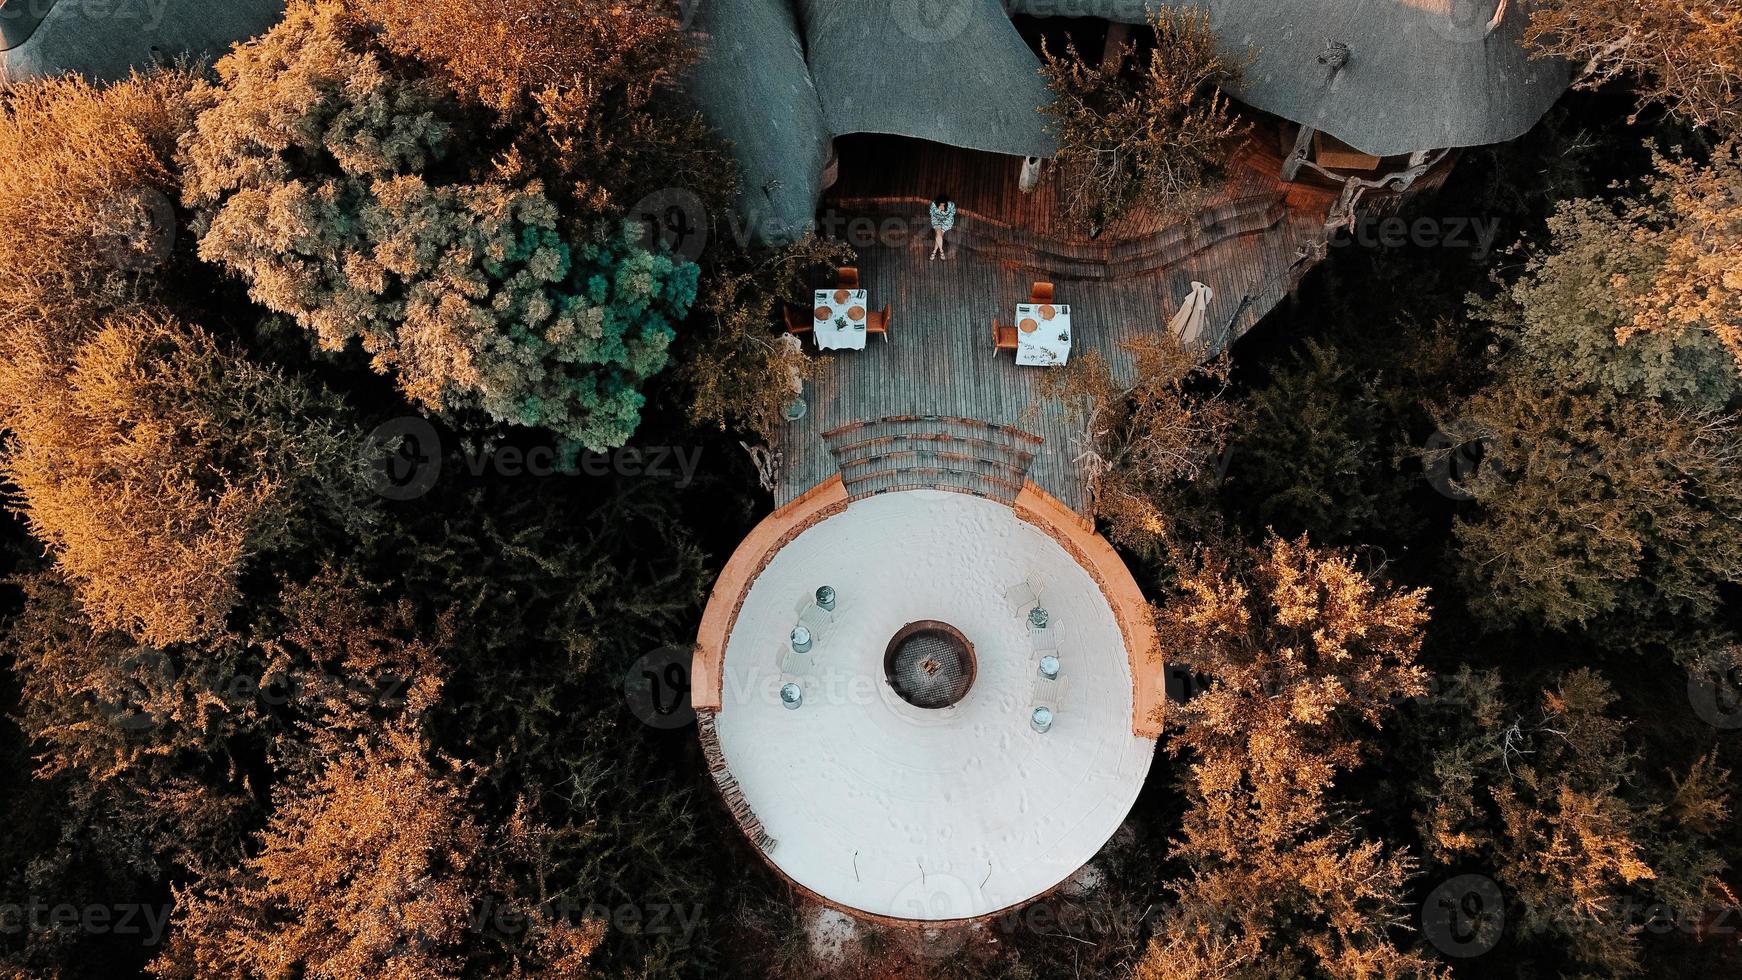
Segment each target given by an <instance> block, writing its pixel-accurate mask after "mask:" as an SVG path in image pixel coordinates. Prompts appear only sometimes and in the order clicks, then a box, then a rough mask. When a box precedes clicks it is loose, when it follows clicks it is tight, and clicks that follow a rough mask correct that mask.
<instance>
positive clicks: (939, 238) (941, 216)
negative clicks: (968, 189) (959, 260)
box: [931, 194, 956, 259]
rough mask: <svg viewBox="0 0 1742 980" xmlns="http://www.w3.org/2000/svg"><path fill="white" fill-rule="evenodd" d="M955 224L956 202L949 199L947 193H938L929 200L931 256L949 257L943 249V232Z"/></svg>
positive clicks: (936, 257) (937, 257)
mask: <svg viewBox="0 0 1742 980" xmlns="http://www.w3.org/2000/svg"><path fill="white" fill-rule="evenodd" d="M955 226H956V202H954V201H952V200H950V196H949V195H948V194H939V195H938V196H937V198H936V199H934V200H933V201H932V202H931V231H932V247H931V257H932V258H934V259H939V258H943V259H947V258H949V254H948V253H947V252H945V251H944V232H946V231H949V230H950V229H951V228H954V227H955Z"/></svg>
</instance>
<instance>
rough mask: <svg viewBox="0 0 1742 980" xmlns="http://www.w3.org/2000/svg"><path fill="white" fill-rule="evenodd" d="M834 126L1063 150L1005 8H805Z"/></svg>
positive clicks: (888, 2)
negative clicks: (1044, 112) (1048, 129)
mask: <svg viewBox="0 0 1742 980" xmlns="http://www.w3.org/2000/svg"><path fill="white" fill-rule="evenodd" d="M798 8H799V20H800V21H801V22H802V23H803V25H804V36H805V40H806V44H807V48H808V52H809V60H810V68H811V77H812V78H813V79H814V80H815V82H816V88H817V95H818V96H819V97H820V98H821V99H822V104H823V113H824V115H826V116H827V117H828V121H829V128H830V129H831V130H832V131H833V132H834V133H835V135H837V136H844V135H846V134H848V133H893V134H895V135H899V136H915V137H918V138H920V139H927V140H933V141H936V142H939V143H947V144H950V145H952V146H963V147H968V148H970V149H975V150H988V151H991V152H994V153H1009V154H1014V155H1018V156H1051V155H1052V154H1053V151H1054V150H1055V149H1056V147H1057V144H1056V143H1055V142H1054V140H1053V139H1052V137H1051V136H1049V135H1048V134H1047V133H1046V130H1045V119H1044V117H1042V116H1041V114H1040V113H1039V111H1038V109H1039V107H1040V106H1042V105H1045V104H1046V103H1047V102H1050V101H1051V96H1050V94H1049V93H1048V91H1047V87H1046V84H1045V82H1043V81H1042V80H1041V77H1040V74H1039V71H1040V61H1039V60H1038V59H1037V58H1035V56H1034V52H1032V51H1030V50H1029V48H1028V45H1027V44H1026V43H1024V42H1023V40H1022V38H1021V36H1019V35H1018V34H1017V33H1016V28H1015V27H1014V26H1012V25H1011V23H1010V18H1009V16H1008V15H1007V14H1006V13H1005V12H1004V7H1003V6H1002V4H1001V3H1000V2H999V0H950V2H948V3H938V2H935V0H798Z"/></svg>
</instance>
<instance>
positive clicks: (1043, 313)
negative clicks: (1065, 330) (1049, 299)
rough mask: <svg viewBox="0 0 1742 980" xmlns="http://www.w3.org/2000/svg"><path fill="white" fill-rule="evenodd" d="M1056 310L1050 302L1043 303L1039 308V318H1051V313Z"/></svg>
mask: <svg viewBox="0 0 1742 980" xmlns="http://www.w3.org/2000/svg"><path fill="white" fill-rule="evenodd" d="M1057 312H1058V311H1057V310H1055V309H1053V308H1052V305H1051V304H1050V303H1049V304H1046V305H1043V306H1041V308H1040V318H1041V319H1042V320H1050V319H1052V318H1053V314H1055V313H1057Z"/></svg>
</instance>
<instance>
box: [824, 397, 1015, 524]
mask: <svg viewBox="0 0 1742 980" xmlns="http://www.w3.org/2000/svg"><path fill="white" fill-rule="evenodd" d="M823 441H824V442H825V443H826V444H827V445H828V447H829V452H831V453H833V454H834V457H835V465H836V466H837V467H839V468H840V471H841V481H842V482H843V483H844V484H845V485H846V488H847V496H848V498H849V499H851V500H862V499H864V498H866V497H870V496H875V495H876V494H880V493H890V492H893V491H897V490H919V489H930V490H950V491H954V492H957V493H971V494H975V495H977V496H981V497H986V498H989V499H992V500H997V501H1001V502H1003V503H1006V504H1014V503H1015V502H1016V495H1017V494H1018V493H1020V492H1022V486H1023V483H1024V482H1026V481H1027V479H1028V467H1029V464H1031V463H1033V462H1034V453H1035V450H1036V448H1038V447H1039V446H1040V443H1041V439H1040V437H1039V436H1036V435H1033V434H1032V433H1028V432H1024V431H1022V430H1021V429H1017V428H1013V427H1011V426H1007V425H999V424H997V423H993V422H981V421H979V420H977V419H964V418H955V417H952V416H948V415H897V416H891V417H889V418H881V419H871V420H868V421H863V422H851V423H848V424H847V425H843V426H841V427H840V428H837V429H833V430H831V431H829V432H825V433H823Z"/></svg>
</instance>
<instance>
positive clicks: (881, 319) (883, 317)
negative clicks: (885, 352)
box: [865, 303, 889, 344]
mask: <svg viewBox="0 0 1742 980" xmlns="http://www.w3.org/2000/svg"><path fill="white" fill-rule="evenodd" d="M865 332H866V333H880V334H882V335H883V342H884V343H886V344H887V343H889V304H888V303H885V304H883V309H882V310H880V311H878V312H876V313H871V314H867V315H866V317H865Z"/></svg>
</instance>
